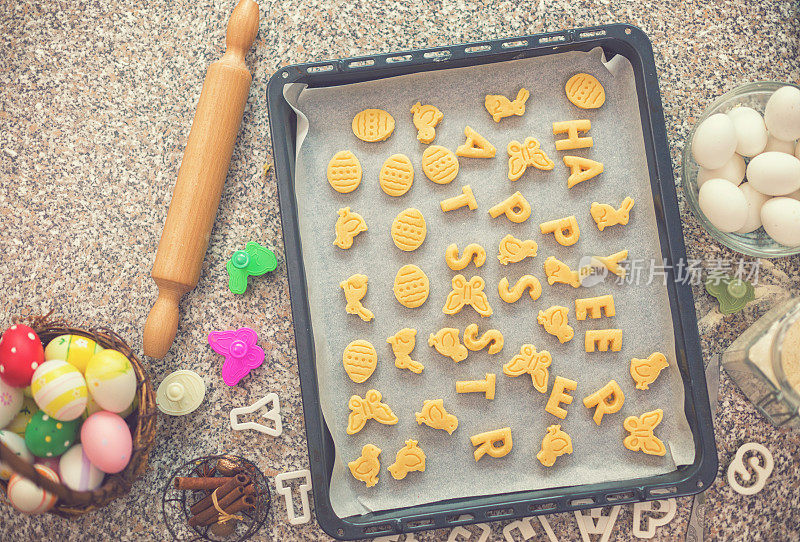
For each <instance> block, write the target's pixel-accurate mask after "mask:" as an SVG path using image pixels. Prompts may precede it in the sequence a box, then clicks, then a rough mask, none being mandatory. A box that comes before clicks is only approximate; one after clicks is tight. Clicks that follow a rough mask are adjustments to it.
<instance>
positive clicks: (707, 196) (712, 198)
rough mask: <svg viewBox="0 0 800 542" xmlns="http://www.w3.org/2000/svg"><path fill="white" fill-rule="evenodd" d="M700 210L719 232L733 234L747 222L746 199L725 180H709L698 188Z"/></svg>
mask: <svg viewBox="0 0 800 542" xmlns="http://www.w3.org/2000/svg"><path fill="white" fill-rule="evenodd" d="M698 202H699V204H700V209H701V210H702V211H703V214H705V215H706V218H708V220H709V221H710V222H711V223H712V224H713V225H714V226H715V227H716V228H717V229H718V230H720V231H724V232H734V231H736V230H738V229H739V228H741V227H742V226H744V224H745V222H746V221H747V198H745V196H744V192H742V191H741V190H739V187H738V186H736V185H734V184H733V183H731V182H730V181H726V180H725V179H709V180H708V181H706V183H705V184H704V185H703V186H702V187H701V188H700V194H699V196H698Z"/></svg>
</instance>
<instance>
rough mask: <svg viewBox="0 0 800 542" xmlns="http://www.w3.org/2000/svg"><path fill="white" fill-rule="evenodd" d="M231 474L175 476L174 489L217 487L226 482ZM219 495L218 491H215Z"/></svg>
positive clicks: (230, 477) (210, 488) (231, 477)
mask: <svg viewBox="0 0 800 542" xmlns="http://www.w3.org/2000/svg"><path fill="white" fill-rule="evenodd" d="M231 479H233V476H219V477H215V476H200V477H191V478H188V477H187V478H183V477H177V478H175V489H209V490H212V489H217V488H218V487H220V486H222V485H224V484H226V483H227V482H229V481H230V480H231ZM217 495H219V493H217Z"/></svg>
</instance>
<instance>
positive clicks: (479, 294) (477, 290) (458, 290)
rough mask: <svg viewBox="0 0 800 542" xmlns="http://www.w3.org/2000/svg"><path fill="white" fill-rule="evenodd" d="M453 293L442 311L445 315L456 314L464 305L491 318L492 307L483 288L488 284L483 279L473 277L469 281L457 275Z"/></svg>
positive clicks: (454, 279) (448, 296)
mask: <svg viewBox="0 0 800 542" xmlns="http://www.w3.org/2000/svg"><path fill="white" fill-rule="evenodd" d="M452 285H453V291H452V292H450V293H449V294H447V300H446V301H445V304H444V308H443V309H442V311H443V312H444V313H445V314H456V313H458V312H459V311H460V310H461V309H462V308H463V307H464V305H470V306H471V307H472V308H473V309H475V310H476V311H477V312H478V314H480V315H481V316H491V315H492V307H490V306H489V299H488V298H487V297H486V293H485V292H484V291H483V288H484V287H485V286H486V282H484V280H483V279H482V278H481V277H477V276H475V277H472V278H471V279H469V281H467V279H466V277H465V276H464V275H456V276H455V277H453V280H452Z"/></svg>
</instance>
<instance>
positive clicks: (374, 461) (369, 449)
mask: <svg viewBox="0 0 800 542" xmlns="http://www.w3.org/2000/svg"><path fill="white" fill-rule="evenodd" d="M379 455H381V449H380V448H378V447H377V446H375V445H374V444H365V445H364V447H363V448H361V457H359V458H358V459H356V460H354V461H351V462H349V463H348V464H347V466H348V467H350V473H351V474H352V475H353V478H355V479H356V480H360V481H362V482H364V483H365V484H367V487H372V486H374V485H375V484H377V483H378V473H379V472H380V470H381V462H380V460H379V459H378V456H379Z"/></svg>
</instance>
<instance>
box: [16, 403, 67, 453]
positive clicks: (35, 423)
mask: <svg viewBox="0 0 800 542" xmlns="http://www.w3.org/2000/svg"><path fill="white" fill-rule="evenodd" d="M79 426H80V422H79V421H77V420H73V421H69V422H64V421H59V420H57V419H55V418H53V417H51V416H49V415H48V414H47V413H46V412H45V411H44V410H39V411H37V412H36V413H35V414H34V415H33V417H32V418H31V421H30V422H29V423H28V428H27V429H26V430H25V444H26V445H27V446H28V449H29V450H30V451H31V453H32V454H33V455H35V456H36V457H57V456H59V455H61V454H63V453H64V452H66V451H67V450H68V449H69V447H70V446H72V445H73V444H75V439H76V437H77V436H78V427H79Z"/></svg>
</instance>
